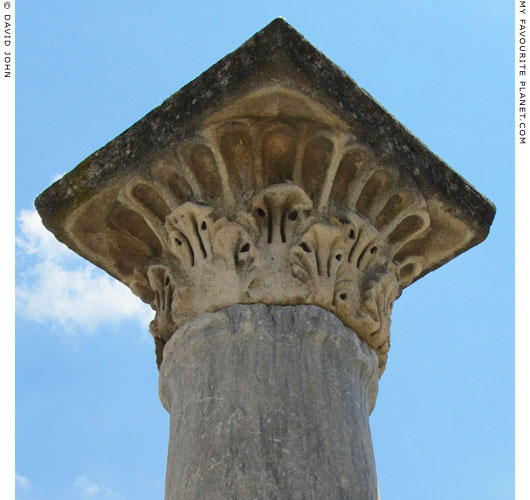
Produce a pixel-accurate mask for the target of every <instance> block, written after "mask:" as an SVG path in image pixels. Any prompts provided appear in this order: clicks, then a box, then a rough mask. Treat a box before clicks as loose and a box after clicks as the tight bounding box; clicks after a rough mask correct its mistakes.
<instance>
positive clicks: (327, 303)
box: [137, 183, 400, 373]
mask: <svg viewBox="0 0 530 500" xmlns="http://www.w3.org/2000/svg"><path fill="white" fill-rule="evenodd" d="M249 205H250V207H249V211H248V212H242V211H232V212H229V211H224V212H223V211H219V210H216V209H214V208H213V207H209V206H206V205H203V204H197V203H191V202H185V203H183V204H181V205H178V206H177V207H175V208H173V210H172V211H171V212H170V213H168V214H167V216H166V217H165V220H164V225H163V227H164V230H165V233H164V235H163V237H164V239H165V241H166V245H165V248H164V252H163V256H162V257H161V258H158V259H156V261H155V262H153V263H152V264H150V265H149V266H148V267H147V271H146V272H145V276H144V274H142V273H141V272H138V273H137V274H138V279H137V289H138V290H140V289H141V290H144V289H145V288H146V287H147V288H149V290H150V295H149V293H148V292H145V290H144V291H143V292H142V293H144V295H145V294H146V293H147V295H149V297H150V303H151V306H152V307H153V309H154V310H155V311H156V314H155V318H154V320H153V321H152V323H151V325H150V330H151V333H152V334H153V337H154V338H155V345H156V352H157V363H158V364H160V362H161V360H162V354H163V348H164V345H165V343H166V342H167V341H168V340H169V338H170V337H171V335H172V334H173V333H174V331H175V330H176V329H177V328H178V327H179V326H181V325H182V324H184V323H185V322H186V321H188V320H189V319H191V318H193V317H194V316H196V315H198V314H201V313H203V312H213V311H217V310H220V309H222V308H224V307H227V306H229V305H232V304H237V303H243V304H251V303H268V304H283V305H295V304H302V303H303V304H313V305H317V306H320V307H323V308H325V309H328V310H329V311H331V312H334V313H335V314H336V315H337V316H338V317H339V318H340V319H341V320H342V321H343V322H344V323H345V324H346V325H347V326H349V327H351V328H352V329H353V330H354V331H355V332H356V333H357V335H358V336H359V337H360V338H361V339H362V340H364V341H365V342H367V343H368V344H369V345H370V346H371V347H372V348H373V349H374V350H375V351H376V352H377V354H378V356H379V359H380V371H381V373H382V371H383V370H384V366H385V363H386V356H387V352H388V349H389V346H390V343H389V337H390V330H389V327H390V314H391V310H392V305H393V302H394V300H395V299H396V298H397V297H398V295H399V293H400V287H399V282H398V267H397V266H396V265H395V264H394V263H392V260H391V257H390V255H391V251H390V248H389V245H388V244H387V243H386V242H385V240H384V238H383V237H382V235H381V234H380V233H379V231H378V230H377V229H375V228H374V227H373V226H372V225H371V224H370V223H369V222H368V221H367V220H366V219H365V218H364V217H362V216H360V215H359V214H357V213H355V212H353V211H349V212H348V213H346V214H345V215H343V217H342V219H341V220H339V219H337V218H334V217H331V218H327V219H324V218H322V217H320V216H318V214H317V213H315V211H314V210H313V203H312V201H311V199H310V198H309V196H307V194H306V193H305V192H304V191H303V190H302V189H301V188H300V187H298V186H296V185H294V184H291V183H285V184H277V185H272V186H268V187H267V188H265V189H263V190H262V191H261V192H260V193H258V194H257V195H256V196H254V197H253V199H251V200H250V202H249ZM160 239H161V240H162V238H160ZM143 276H144V277H143ZM142 277H143V278H142Z"/></svg>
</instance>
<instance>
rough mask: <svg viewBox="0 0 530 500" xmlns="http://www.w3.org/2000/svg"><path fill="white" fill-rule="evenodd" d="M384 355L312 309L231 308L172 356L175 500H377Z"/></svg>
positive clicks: (180, 341)
mask: <svg viewBox="0 0 530 500" xmlns="http://www.w3.org/2000/svg"><path fill="white" fill-rule="evenodd" d="M377 381H378V368H377V356H376V355H375V352H374V351H373V350H372V349H370V348H369V347H368V346H367V345H366V344H365V343H364V342H362V341H360V340H359V339H358V337H357V336H356V335H355V333H354V332H353V331H352V330H350V329H349V328H347V327H345V326H344V325H343V324H342V323H341V322H340V321H339V320H338V319H337V318H336V317H335V316H334V315H333V314H331V313H330V312H328V311H326V310H324V309H321V308H318V307H315V306H304V305H301V306H265V305H262V304H257V305H234V306H231V307H228V308H226V309H223V310H222V311H219V312H216V313H205V314H202V315H200V316H198V317H196V318H194V319H192V320H191V321H189V322H188V323H186V324H185V325H184V326H182V327H181V328H179V329H178V330H177V332H175V334H174V335H173V337H172V338H171V340H170V341H169V342H168V344H167V345H166V347H165V349H164V361H163V363H162V365H161V368H160V397H161V400H162V403H163V404H164V407H165V408H166V409H167V410H168V412H169V413H170V414H171V424H170V441H169V455H168V467H167V475H166V499H167V500H170V499H171V500H173V499H184V498H185V499H190V500H191V499H197V500H199V499H208V498H211V499H218V500H222V499H232V498H241V499H253V498H260V499H261V498H263V499H273V498H277V499H280V498H282V499H291V500H296V499H300V500H302V499H307V500H309V499H328V498H329V499H335V498H336V499H339V498H352V499H353V498H356V499H357V498H358V499H367V500H368V499H370V500H372V499H373V500H376V498H377V486H376V475H375V465H374V457H373V452H372V442H371V438H370V429H369V424H368V415H369V413H370V412H371V410H372V408H373V406H374V404H375V397H376V393H377Z"/></svg>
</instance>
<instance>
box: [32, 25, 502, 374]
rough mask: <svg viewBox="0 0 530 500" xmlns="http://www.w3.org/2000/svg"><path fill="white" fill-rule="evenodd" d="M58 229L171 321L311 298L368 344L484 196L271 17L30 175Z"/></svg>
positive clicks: (157, 326)
mask: <svg viewBox="0 0 530 500" xmlns="http://www.w3.org/2000/svg"><path fill="white" fill-rule="evenodd" d="M36 205H37V208H38V210H39V213H40V214H41V216H42V218H43V222H44V224H45V225H46V227H48V228H49V229H50V230H51V231H52V232H53V233H54V234H55V235H56V236H57V238H58V239H59V240H61V241H63V242H64V243H66V244H67V245H68V246H69V247H70V248H72V249H73V250H74V251H76V252H77V253H79V254H80V255H82V256H84V257H85V258H87V259H88V260H90V261H92V262H93V263H95V264H97V265H98V266H100V267H102V268H103V269H104V270H106V271H107V272H108V273H110V274H111V275H113V276H115V277H116V278H118V279H119V280H120V281H122V282H123V283H125V284H126V285H127V286H129V287H130V288H131V290H132V291H133V292H134V293H135V294H137V295H138V296H139V297H140V298H141V299H142V300H144V301H145V302H146V303H149V304H151V306H152V307H153V309H155V311H156V317H155V320H154V322H153V324H152V325H151V332H152V333H153V336H154V339H155V343H156V346H157V361H158V363H160V361H161V359H162V356H163V346H164V344H165V342H167V340H168V339H169V337H170V336H171V334H172V332H173V331H174V330H175V328H177V327H179V326H180V325H182V324H184V322H186V321H187V320H189V319H190V318H193V317H194V316H195V315H197V314H201V313H203V312H212V311H216V310H218V309H220V308H222V307H226V306H227V305H230V304H236V303H267V304H281V305H296V304H300V303H309V304H314V305H318V306H320V307H324V308H326V309H328V310H329V311H332V312H334V313H335V314H336V315H337V316H338V317H339V318H340V319H341V320H342V321H343V322H344V323H345V324H346V325H348V326H350V327H351V328H353V329H354V330H355V331H356V332H357V333H358V335H360V336H361V338H362V339H363V340H365V341H366V342H367V343H368V344H369V345H370V346H371V347H372V348H373V349H374V350H375V351H376V352H377V354H378V357H379V366H380V373H381V374H382V373H383V371H384V368H385V365H386V361H387V353H388V350H389V347H390V331H389V326H390V313H391V309H392V304H393V302H394V300H395V299H396V298H397V297H398V296H399V295H400V293H401V290H402V289H403V288H405V287H407V286H408V285H410V284H411V283H413V282H414V281H415V280H417V279H419V278H421V277H422V276H424V275H425V274H426V273H428V272H429V271H431V270H433V269H435V268H437V267H438V266H440V265H442V264H443V263H445V262H447V261H448V260H450V259H452V258H454V257H455V256H456V255H458V254H459V253H461V252H463V251H465V250H466V249H468V248H470V247H471V246H473V245H476V244H477V243H479V242H480V241H482V240H483V239H484V238H485V237H486V235H487V233H488V230H489V225H490V223H491V221H492V219H493V216H494V212H495V209H494V207H493V205H492V204H491V203H490V202H489V201H488V200H486V199H485V198H484V197H483V196H481V195H480V194H479V193H478V192H477V191H475V189H474V188H473V187H472V186H470V185H469V184H468V183H466V182H465V181H464V180H463V179H462V178H461V177H459V176H458V175H457V174H456V173H455V172H453V171H452V170H451V169H450V168H449V167H448V166H447V165H445V164H444V163H443V162H442V161H441V160H440V159H439V158H438V157H437V156H435V155H433V154H432V153H431V152H429V151H428V150H427V148H426V147H425V146H424V145H423V144H421V143H420V142H419V141H418V140H417V139H416V138H415V137H413V136H412V135H411V134H410V133H409V132H408V131H406V129H404V128H403V127H402V126H401V125H400V124H399V123H398V122H397V121H396V120H395V119H394V118H393V117H392V116H391V115H389V114H388V113H387V112H386V111H385V110H384V109H383V108H382V107H381V106H380V105H379V104H377V103H376V102H375V101H374V100H373V99H372V98H371V97H370V96H369V95H368V94H366V92H364V91H363V90H362V89H359V87H358V86H357V85H356V84H355V82H353V81H352V80H351V79H350V78H349V77H348V76H347V75H345V74H344V73H343V72H342V71H341V70H340V68H338V67H337V66H335V65H334V64H333V63H332V62H331V61H329V60H328V59H326V58H325V56H323V55H322V54H321V53H320V52H319V51H318V50H316V49H315V48H314V47H313V46H311V45H310V44H309V43H308V42H307V41H306V40H304V39H303V37H301V36H300V35H299V34H298V33H297V32H296V31H294V30H293V29H292V28H291V27H290V26H289V25H288V24H287V23H285V22H284V21H282V20H276V21H274V22H273V23H271V24H270V25H269V26H267V27H266V28H264V29H263V30H262V31H261V32H260V33H258V34H256V35H255V36H254V37H253V38H252V39H250V40H249V41H248V42H246V43H245V44H244V45H243V46H241V47H240V48H239V49H238V50H237V51H235V52H234V53H232V54H229V55H228V56H227V57H226V58H224V59H223V60H222V61H220V62H219V63H217V64H216V65H214V66H213V67H212V68H210V69H209V70H208V71H206V72H205V73H204V74H202V75H201V76H200V77H199V78H197V79H196V80H195V81H194V82H192V83H190V84H189V85H187V86H186V87H184V88H183V89H182V90H180V91H179V92H177V93H176V94H175V95H173V96H172V97H171V98H169V99H168V100H167V101H166V102H164V103H163V104H162V105H161V106H160V107H159V108H157V109H155V110H153V111H152V112H151V113H149V114H148V115H147V116H146V117H144V118H143V119H142V120H140V121H139V122H138V123H136V124H135V125H133V126H132V127H131V128H130V129H129V130H127V131H126V132H124V133H123V134H122V135H121V136H119V137H117V138H116V139H114V140H113V141H111V142H110V143H109V144H107V145H106V146H105V147H104V148H102V149H101V150H99V151H97V152H96V153H94V154H93V155H92V156H91V157H89V158H87V159H86V160H85V161H84V162H82V163H81V164H80V165H79V166H78V167H76V169H74V170H73V171H72V172H70V173H69V174H67V175H66V176H64V177H63V178H62V179H61V180H59V181H58V182H57V183H55V184H54V185H53V186H51V187H50V188H49V189H48V190H47V191H45V192H44V193H43V194H42V195H41V196H39V198H38V199H37V201H36Z"/></svg>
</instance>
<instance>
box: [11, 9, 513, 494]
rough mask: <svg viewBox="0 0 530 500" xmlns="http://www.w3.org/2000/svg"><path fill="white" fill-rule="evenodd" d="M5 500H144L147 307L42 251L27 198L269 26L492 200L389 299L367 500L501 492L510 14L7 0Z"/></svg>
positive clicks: (156, 409)
mask: <svg viewBox="0 0 530 500" xmlns="http://www.w3.org/2000/svg"><path fill="white" fill-rule="evenodd" d="M16 9H17V10H16V16H17V18H16V23H17V25H16V106H17V107H16V134H17V136H16V199H15V204H16V215H17V233H16V245H17V247H16V258H17V270H16V276H17V289H16V301H17V315H16V357H15V361H16V462H15V468H16V475H17V476H16V498H17V499H19V500H63V499H64V500H76V499H94V500H99V499H120V500H121V499H126V500H137V499H138V500H140V499H142V500H143V499H146V498H154V499H155V498H160V499H161V498H163V490H164V475H165V462H166V453H167V443H168V425H169V418H168V415H167V413H166V411H165V410H164V409H163V408H162V405H161V404H160V402H159V400H158V372H157V369H156V365H155V358H154V348H153V345H152V341H151V338H150V335H149V333H148V331H147V324H148V323H149V320H150V319H151V314H152V313H151V312H150V309H149V308H147V307H146V306H144V305H142V304H141V303H140V302H139V300H138V299H136V298H135V297H134V296H133V295H132V294H131V293H130V292H129V291H128V290H127V289H126V288H124V287H123V286H122V285H120V284H118V283H116V282H113V281H112V280H111V279H110V278H108V277H107V276H105V275H104V273H102V272H101V271H100V270H98V269H96V268H95V267H94V266H91V265H90V264H88V263H85V262H83V261H82V260H81V259H80V258H78V257H77V256H75V255H74V254H72V252H70V251H69V250H67V249H66V248H65V247H63V246H62V245H60V244H58V243H56V242H55V240H54V239H53V237H51V235H49V233H47V232H46V231H45V230H44V229H43V228H42V226H41V225H40V223H39V219H38V217H37V216H36V214H35V212H34V208H33V200H34V199H35V197H36V196H37V195H38V194H39V193H40V192H41V191H43V190H44V189H45V188H46V187H47V186H48V185H50V184H51V183H52V182H53V181H54V180H55V179H56V178H57V176H60V175H62V174H63V173H65V172H67V171H68V170H70V169H72V168H73V167H74V166H75V165H77V164H78V163H79V162H80V161H82V160H83V159H84V158H85V157H86V156H88V155H89V154H90V153H92V152H93V151H95V150H96V149H98V148H100V147H101V146H103V145H104V144H106V143H107V142H108V141H110V140H111V139H113V138H114V137H115V136H116V135H118V134H119V133H121V132H122V131H123V130H125V129H126V128H127V127H129V126H130V125H131V124H132V123H134V122H135V121H137V120H138V119H140V118H141V117H142V116H143V115H145V114H146V113H147V112H149V111H150V110H151V109H152V108H154V107H155V106H157V105H159V104H160V103H161V102H162V101H163V100H164V99H165V98H167V97H168V96H169V95H171V94H172V93H173V92H175V91H177V90H178V89H179V88H181V87H182V86H183V85H185V84H186V83H188V82H189V81H190V80H192V79H194V78H195V77H196V76H198V75H199V74H200V73H201V72H203V71H204V70H206V69H207V68H208V67H210V66H211V65H212V64H213V63H215V62H216V61H217V60H219V59H220V58H221V57H223V56H224V55H226V54H227V53H228V52H231V51H233V50H234V49H236V48H237V47H238V46H239V45H240V44H241V43H243V42H244V41H245V40H246V39H248V38H249V37H250V36H252V35H253V34H254V33H255V32H256V31H259V30H260V29H261V28H263V27H264V26H265V25H266V24H268V23H269V22H270V21H271V20H272V19H274V18H275V17H278V16H283V17H285V18H286V20H287V21H288V22H289V23H291V24H292V25H293V26H294V27H295V28H296V29H297V30H298V31H300V32H301V33H302V34H303V35H304V36H305V37H306V38H307V39H308V40H309V41H310V42H311V43H313V44H314V45H315V46H316V47H317V48H319V49H320V50H322V51H323V52H324V53H325V54H326V55H327V56H328V57H329V58H330V59H331V60H332V61H334V62H335V63H337V64H338V65H339V66H341V67H342V68H343V69H344V70H345V71H346V72H347V73H348V74H349V75H350V76H351V77H352V78H353V79H354V80H355V81H356V82H357V83H358V84H359V85H360V86H361V87H363V88H364V89H366V90H367V91H368V92H369V93H370V94H371V95H372V96H373V97H374V98H375V99H377V100H378V101H379V102H380V103H381V104H382V105H383V106H384V107H385V108H386V109H387V110H388V111H390V112H391V113H392V114H393V115H394V116H396V117H397V118H398V119H399V120H400V121H401V122H402V123H403V124H404V125H405V126H406V127H407V128H408V129H409V130H411V131H412V132H413V133H414V134H415V135H417V136H418V137H419V138H420V139H421V140H422V141H423V142H424V143H425V144H426V145H427V146H428V147H429V148H430V149H431V150H432V151H433V152H434V153H436V154H438V155H440V156H441V157H442V158H443V159H444V160H445V161H446V162H447V163H448V164H449V165H451V166H452V167H453V168H454V169H455V170H456V171H457V172H459V173H460V174H461V175H462V176H463V177H464V178H466V179H467V180H468V181H469V182H470V183H472V184H473V185H474V186H475V187H476V188H477V189H478V190H479V191H480V192H482V193H483V194H485V195H486V196H487V197H488V198H489V199H491V200H492V201H493V202H494V203H495V205H496V206H497V216H496V218H495V221H494V223H493V226H492V229H491V233H490V236H489V238H488V239H487V240H486V241H485V242H484V243H482V244H481V245H479V246H478V247H476V248H474V249H472V250H470V251H469V252H467V253H466V254H464V255H462V256H460V257H458V258H457V259H455V260H454V261H452V262H450V263H449V264H447V265H446V266H444V267H442V268H441V269H439V270H437V271H436V272H434V273H431V274H429V275H428V276H427V277H425V278H424V279H422V280H420V281H419V282H417V283H415V284H414V285H412V286H411V287H410V288H408V289H406V290H405V291H404V293H403V295H402V296H401V298H400V299H399V300H398V301H397V303H396V305H395V307H394V313H393V322H392V329H391V332H392V348H391V351H390V355H389V362H388V366H387V370H386V372H385V374H384V375H383V377H382V379H381V381H380V390H379V396H378V401H377V405H376V408H375V410H374V412H373V414H372V416H371V427H372V438H373V442H374V450H375V457H376V466H377V471H378V479H379V486H380V490H381V496H382V499H383V500H401V499H403V500H414V499H427V498H428V499H430V500H439V499H440V500H441V499H453V498H480V499H481V500H488V499H491V500H504V499H510V498H513V494H514V493H513V467H514V464H513V456H514V430H513V420H514V410H513V406H514V384H513V374H514V368H513V366H514V354H513V352H514V341H513V331H514V319H513V317H514V315H513V311H514V309H513V308H514V306H513V303H514V292H513V291H514V250H513V241H514V220H513V208H514V205H513V203H514V202H513V199H514V172H513V163H514V153H513V132H512V129H513V126H512V123H513V108H512V104H513V58H512V57H513V56H512V54H513V9H512V5H511V3H510V2H504V1H500V0H490V1H488V0H483V1H478V0H476V1H475V0H472V1H468V2H461V1H457V0H449V1H445V2H429V1H419V0H417V1H416V0H402V1H400V2H392V4H391V3H390V2H384V1H382V0H371V1H369V0H365V1H357V0H349V1H335V2H309V1H306V2H289V1H281V2H279V1H269V2H259V3H258V2H256V3H250V2H248V1H247V2H242V1H232V2H212V1H202V2H199V3H192V2H179V1H173V2H170V1H158V2H149V3H146V2H137V1H132V0H128V1H124V0H114V1H113V2H104V1H100V0H94V1H90V2H72V1H66V0H65V1H60V0H50V1H47V2H38V1H35V0H33V1H26V2H17V5H16Z"/></svg>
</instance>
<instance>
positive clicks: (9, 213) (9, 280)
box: [0, 0, 15, 498]
mask: <svg viewBox="0 0 530 500" xmlns="http://www.w3.org/2000/svg"><path fill="white" fill-rule="evenodd" d="M5 3H6V2H4V1H3V0H2V1H1V2H0V12H1V16H2V17H1V20H2V36H1V39H2V41H1V49H0V50H1V54H2V57H1V72H0V110H1V111H0V165H1V166H2V182H1V183H0V199H1V200H2V210H1V212H0V213H1V214H2V219H1V220H2V233H3V234H5V235H9V236H7V243H4V245H2V263H3V268H4V272H3V273H2V282H3V283H2V287H3V296H2V298H1V300H0V304H1V307H2V316H1V317H2V324H3V328H2V330H3V332H2V336H1V337H2V339H1V341H0V342H1V347H0V384H1V393H0V394H1V397H2V403H3V404H2V408H3V411H2V413H1V416H2V422H1V429H2V436H1V438H0V442H1V443H2V447H1V448H2V452H1V453H2V466H1V467H0V471H1V473H0V474H1V475H0V490H1V492H2V493H3V495H2V498H15V462H14V456H15V293H14V292H15V244H14V243H15V242H14V235H15V198H14V193H15V71H14V68H15V66H14V63H15V57H14V56H15V30H14V25H15V22H14V21H15V2H14V0H10V2H9V3H10V7H9V9H6V7H5ZM6 14H8V15H10V16H11V17H10V18H9V19H7V21H8V22H9V23H10V25H11V26H10V27H9V28H10V30H11V33H10V35H11V36H10V38H9V41H10V45H9V46H6V45H5V41H6V38H5V31H4V30H5V21H6V18H5V15H6ZM6 52H9V57H10V59H11V61H10V65H11V71H10V73H11V75H10V77H8V78H6V77H5V71H4V57H5V56H6Z"/></svg>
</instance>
